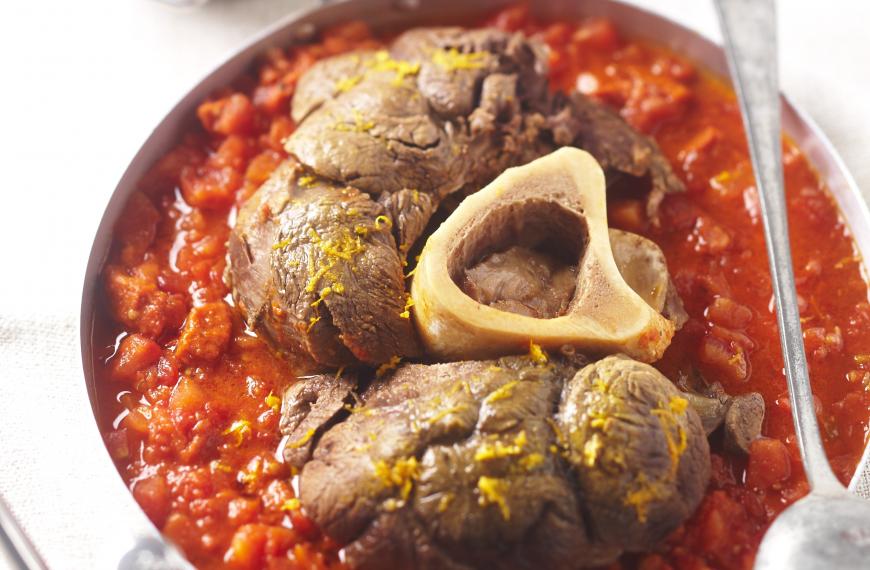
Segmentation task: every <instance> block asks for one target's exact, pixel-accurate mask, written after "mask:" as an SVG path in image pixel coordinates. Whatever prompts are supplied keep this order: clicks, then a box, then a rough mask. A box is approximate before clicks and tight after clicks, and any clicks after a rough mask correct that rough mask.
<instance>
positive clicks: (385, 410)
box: [282, 351, 710, 569]
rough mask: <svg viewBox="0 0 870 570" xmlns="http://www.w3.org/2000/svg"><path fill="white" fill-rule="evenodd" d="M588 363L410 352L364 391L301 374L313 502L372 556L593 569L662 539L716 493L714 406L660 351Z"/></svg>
mask: <svg viewBox="0 0 870 570" xmlns="http://www.w3.org/2000/svg"><path fill="white" fill-rule="evenodd" d="M576 363H577V360H576V359H575V360H574V361H573V363H569V362H568V361H567V360H564V359H561V358H558V359H555V360H552V361H548V360H547V358H546V357H545V356H544V355H543V354H542V353H536V352H534V351H533V353H532V355H530V356H514V357H505V358H501V359H498V360H492V361H479V362H457V363H451V364H435V365H418V364H412V365H405V366H402V367H400V368H399V369H398V370H396V371H395V372H394V373H393V374H392V375H390V376H389V377H386V378H381V379H378V380H375V381H373V382H372V383H371V384H370V385H368V386H367V387H365V388H362V389H360V388H358V389H357V392H358V393H357V394H355V393H352V392H351V391H350V390H349V389H348V386H349V385H350V384H349V383H348V380H346V379H342V378H336V377H335V375H323V376H316V377H314V378H312V379H308V380H302V381H300V382H299V383H297V384H295V385H294V386H292V387H291V388H290V389H289V390H288V392H287V394H286V395H285V416H284V419H283V421H282V430H283V432H284V433H285V435H287V442H288V443H287V446H286V448H285V454H284V457H285V460H286V461H287V462H288V463H290V464H291V465H293V466H294V467H296V468H298V469H300V470H301V476H300V492H301V495H300V497H301V500H302V504H303V506H304V509H305V512H306V514H307V515H308V516H309V517H311V518H312V519H313V520H314V521H315V522H316V523H317V524H318V525H319V526H320V528H321V529H323V531H324V532H325V533H326V534H327V535H329V536H330V537H332V538H334V539H335V540H337V541H339V542H340V543H342V544H346V545H347V546H346V548H345V553H346V556H347V560H348V562H349V564H350V565H351V566H352V567H354V568H363V569H367V568H378V569H391V568H395V569H400V568H423V569H426V568H431V569H435V568H454V569H471V568H580V567H588V566H593V565H599V564H604V563H607V562H609V561H612V560H614V559H615V558H616V557H617V556H618V555H619V554H620V553H621V552H623V551H631V550H641V549H646V548H649V546H650V545H651V544H653V543H654V542H655V541H657V540H659V539H660V538H661V537H663V536H664V535H665V534H667V533H668V532H670V531H671V530H673V529H674V528H675V527H676V526H677V525H679V524H680V523H681V522H682V521H683V520H685V518H686V517H687V516H688V515H689V514H690V513H691V512H692V511H693V510H694V508H695V506H697V504H698V502H699V501H700V499H701V497H702V495H703V491H704V488H705V486H706V483H707V479H708V477H709V468H710V467H709V461H710V458H709V451H708V447H707V441H706V438H705V434H704V431H703V428H702V426H701V422H700V419H699V418H698V416H697V414H695V412H694V410H692V409H691V408H690V407H688V406H687V402H686V400H685V399H683V398H682V397H681V396H680V392H678V391H677V390H676V388H674V387H673V385H672V384H671V383H670V381H668V380H667V379H666V378H664V377H663V376H662V375H661V374H660V373H658V372H657V371H656V370H655V369H654V368H652V367H650V366H648V365H645V364H641V363H639V362H636V361H633V360H630V359H628V358H626V357H609V358H606V359H604V360H602V361H599V362H597V363H594V364H590V365H587V366H585V367H583V368H582V369H581V370H580V371H579V372H578V371H577V369H576V367H575V366H576ZM312 387H313V388H312ZM315 393H317V394H319V396H318V397H317V398H312V397H311V395H312V394H315Z"/></svg>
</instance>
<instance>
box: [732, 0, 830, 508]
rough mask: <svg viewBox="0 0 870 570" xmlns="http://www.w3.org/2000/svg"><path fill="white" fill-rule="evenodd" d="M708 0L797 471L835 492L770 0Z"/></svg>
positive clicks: (814, 484) (815, 484) (812, 484)
mask: <svg viewBox="0 0 870 570" xmlns="http://www.w3.org/2000/svg"><path fill="white" fill-rule="evenodd" d="M715 4H716V9H717V12H718V16H719V24H720V26H721V28H722V35H723V37H724V39H725V49H726V52H727V54H728V65H729V68H730V70H731V78H732V81H733V83H734V84H735V88H736V91H737V97H738V99H739V101H740V110H741V113H742V115H743V125H744V127H745V128H746V134H747V138H748V142H749V153H750V156H751V157H752V166H753V168H754V171H755V183H756V186H757V187H758V194H759V198H760V201H761V214H762V219H763V221H764V234H765V237H766V238H767V255H768V260H769V262H770V273H771V276H772V278H773V293H774V298H775V299H776V316H777V320H778V322H779V337H780V341H781V343H782V355H783V358H784V360H785V374H786V378H787V380H788V391H789V395H790V397H791V409H792V415H793V417H794V424H795V431H796V433H797V438H798V443H799V444H800V450H801V457H802V458H803V463H804V469H805V471H806V474H807V479H808V481H809V484H810V487H811V488H812V489H813V490H814V491H821V492H825V491H830V492H837V491H842V490H843V486H842V485H841V484H840V482H839V481H838V480H837V478H836V477H835V476H834V473H833V471H831V467H830V464H829V463H828V460H827V458H826V457H825V449H824V447H823V446H822V438H821V435H820V433H819V424H818V422H817V420H816V413H815V405H814V402H813V393H812V390H811V388H810V378H809V372H808V369H807V358H806V354H804V343H803V336H802V333H801V323H800V313H799V312H798V304H797V291H796V290H795V284H794V271H793V269H792V260H791V251H790V250H789V234H788V218H787V215H786V201H785V185H784V181H783V175H782V139H781V134H780V103H779V87H778V79H777V47H776V9H775V5H774V0H716V2H715Z"/></svg>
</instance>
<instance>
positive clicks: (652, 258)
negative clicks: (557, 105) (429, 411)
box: [411, 147, 683, 362]
mask: <svg viewBox="0 0 870 570" xmlns="http://www.w3.org/2000/svg"><path fill="white" fill-rule="evenodd" d="M612 241H613V242H614V244H615V249H616V251H618V252H620V254H621V255H620V259H619V260H617V259H616V258H615V257H614V246H613V245H612V244H611V242H612ZM633 242H636V243H634V245H632V243H633ZM516 247H521V248H527V249H532V250H539V251H540V250H543V251H545V252H546V253H547V255H549V256H551V258H559V259H561V260H562V261H563V262H565V265H566V266H567V267H568V268H569V270H573V271H574V272H575V275H576V277H575V279H574V287H573V291H570V297H569V298H568V299H567V303H565V305H566V306H565V307H564V309H560V310H557V311H556V314H553V313H552V312H547V313H546V314H544V315H542V316H544V317H550V318H540V317H536V316H530V315H529V314H528V312H526V311H519V310H511V309H510V308H509V307H508V306H507V305H506V304H504V303H494V302H493V303H489V304H486V303H484V302H480V297H479V296H477V295H475V297H476V298H473V297H472V296H471V295H469V293H468V292H469V288H468V287H465V288H463V287H462V284H463V283H467V282H468V273H469V270H471V273H473V272H474V270H475V269H476V268H477V267H479V266H480V265H481V264H482V263H486V262H487V260H489V259H490V258H491V257H492V256H493V255H494V254H497V253H499V252H506V251H509V250H510V251H513V252H515V251H516V249H515V248H516ZM644 252H646V254H644ZM649 252H653V253H652V254H650V253H649ZM655 252H658V253H657V254H655ZM620 266H622V270H623V271H625V272H626V273H625V276H623V274H621V273H620V269H621V268H620ZM561 274H562V275H563V274H564V273H561ZM627 281H628V283H627ZM632 285H635V286H639V287H643V289H641V290H640V291H637V292H636V291H635V290H634V289H632ZM563 289H564V288H563ZM672 289H673V288H672V286H671V284H670V279H669V277H668V274H667V268H666V267H665V265H664V257H663V256H662V255H661V251H660V250H658V248H657V247H656V246H655V244H653V243H652V242H649V241H648V240H645V239H644V238H641V237H640V236H634V235H632V234H627V233H625V232H615V233H611V232H609V230H608V227H607V209H606V202H605V180H604V173H603V172H602V170H601V167H600V166H599V165H598V163H597V162H596V160H595V159H594V158H593V157H592V155H590V154H588V153H587V152H585V151H582V150H579V149H576V148H570V147H565V148H562V149H560V150H557V151H555V152H553V153H551V154H549V155H547V156H544V157H542V158H539V159H537V160H535V161H533V162H531V163H529V164H527V165H525V166H521V167H516V168H510V169H508V170H506V171H505V172H504V173H502V174H501V175H500V176H499V177H498V178H496V179H495V180H494V181H493V182H492V183H490V184H489V185H488V186H486V187H485V188H483V189H482V190H480V191H479V192H477V193H475V194H473V195H471V196H469V197H468V198H466V199H465V200H464V201H463V202H462V204H460V206H459V207H458V208H457V209H456V211H455V212H453V214H452V215H451V216H450V217H449V218H448V219H447V220H446V221H445V222H444V223H443V224H442V225H441V226H440V227H439V228H438V230H437V231H435V233H433V234H432V236H431V237H430V238H429V240H428V241H427V243H426V245H425V247H424V248H423V251H422V253H421V255H420V260H419V263H418V266H417V269H416V275H415V276H414V280H413V283H412V286H411V296H412V299H413V302H414V316H415V320H416V324H417V329H418V331H419V333H420V335H421V338H422V340H423V342H424V344H425V346H426V349H427V352H428V353H429V354H431V355H433V356H435V357H439V358H445V359H452V360H458V359H469V358H489V357H494V356H499V355H503V354H508V353H519V352H523V351H524V350H526V349H527V347H528V343H529V340H530V339H533V340H534V341H535V342H536V343H538V344H540V345H541V346H542V347H544V348H546V349H550V350H558V349H559V348H561V347H562V346H565V345H568V346H571V347H574V348H576V349H577V350H580V351H585V352H592V353H604V354H611V353H617V352H622V353H625V354H628V355H630V356H631V357H633V358H635V359H637V360H640V361H643V362H653V361H655V360H657V359H659V358H660V357H661V355H662V353H663V352H664V350H665V349H666V348H667V346H668V344H669V343H670V341H671V338H672V337H673V334H674V330H675V328H676V327H677V326H679V325H681V324H682V322H681V321H682V315H683V313H682V307H681V305H680V304H679V299H678V298H677V297H676V295H675V294H674V293H673V290H672ZM550 305H551V306H558V303H556V304H552V303H551V304H550ZM662 312H664V313H665V314H668V315H670V316H671V319H673V320H670V319H668V318H667V317H666V316H664V315H663V314H662Z"/></svg>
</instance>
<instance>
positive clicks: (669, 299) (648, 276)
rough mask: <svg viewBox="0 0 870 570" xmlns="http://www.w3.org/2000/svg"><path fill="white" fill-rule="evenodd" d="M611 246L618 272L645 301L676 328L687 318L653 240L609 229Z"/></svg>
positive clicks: (663, 260) (661, 255)
mask: <svg viewBox="0 0 870 570" xmlns="http://www.w3.org/2000/svg"><path fill="white" fill-rule="evenodd" d="M610 247H611V249H612V251H613V259H614V261H616V267H617V268H619V273H620V275H622V278H623V279H625V282H626V283H627V284H628V286H629V287H631V288H632V289H634V291H635V292H636V293H637V294H638V295H640V296H641V298H642V299H643V300H644V301H646V302H647V304H648V305H649V306H650V307H652V308H653V309H655V310H656V311H658V312H659V313H661V314H662V315H664V316H665V317H667V318H668V319H670V320H671V321H673V323H674V326H675V327H676V328H677V329H680V328H682V326H683V325H684V324H685V323H686V321H687V320H689V315H688V314H687V313H686V310H685V309H684V308H683V301H682V299H680V295H679V294H678V293H677V287H676V285H674V282H673V281H672V280H671V276H670V273H668V263H667V261H666V260H665V254H664V252H662V250H661V248H660V247H659V246H657V245H656V244H655V243H654V242H653V241H651V240H648V239H646V238H645V237H641V236H639V235H637V234H633V233H630V232H625V231H622V230H615V229H611V230H610Z"/></svg>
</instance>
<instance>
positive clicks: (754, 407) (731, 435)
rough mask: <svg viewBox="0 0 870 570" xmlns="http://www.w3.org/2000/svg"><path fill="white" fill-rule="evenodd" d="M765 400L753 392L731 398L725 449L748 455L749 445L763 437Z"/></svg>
mask: <svg viewBox="0 0 870 570" xmlns="http://www.w3.org/2000/svg"><path fill="white" fill-rule="evenodd" d="M763 423H764V398H762V397H761V394H758V393H756V392H752V393H749V394H742V395H740V396H735V397H733V398H731V401H730V402H729V403H728V410H727V411H726V412H725V449H727V450H728V451H730V452H732V453H737V454H743V455H746V454H748V453H749V444H750V443H752V442H753V441H754V440H756V439H758V438H759V437H761V425H762V424H763Z"/></svg>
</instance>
